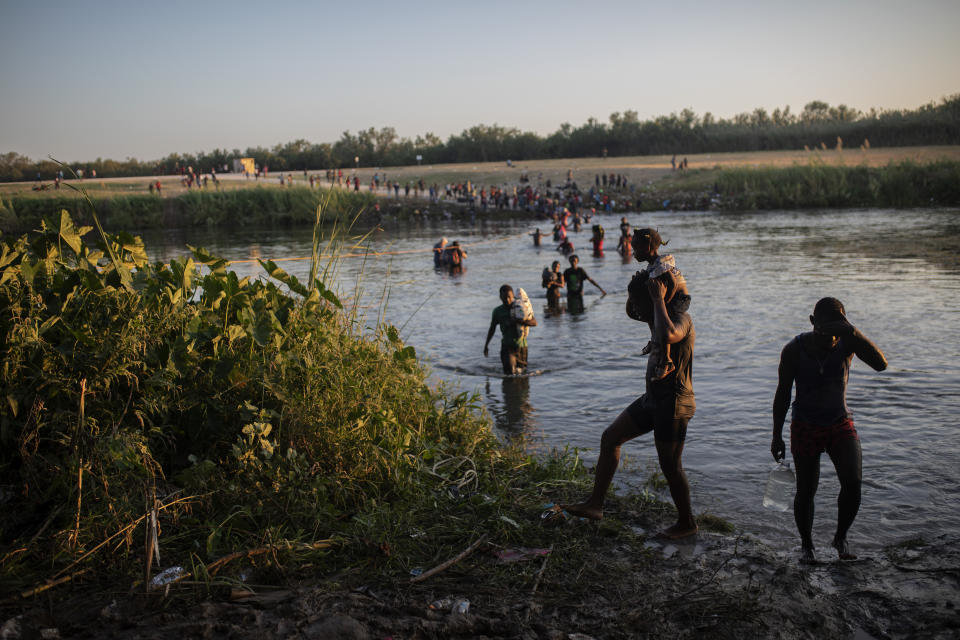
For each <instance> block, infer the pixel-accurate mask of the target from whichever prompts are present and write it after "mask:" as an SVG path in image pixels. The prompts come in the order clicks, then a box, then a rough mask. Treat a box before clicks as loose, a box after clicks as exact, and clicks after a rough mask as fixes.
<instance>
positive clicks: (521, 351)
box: [514, 347, 527, 373]
mask: <svg viewBox="0 0 960 640" xmlns="http://www.w3.org/2000/svg"><path fill="white" fill-rule="evenodd" d="M516 362H517V364H516V368H515V369H514V372H515V373H523V372H524V371H526V370H527V348H526V347H517V352H516Z"/></svg>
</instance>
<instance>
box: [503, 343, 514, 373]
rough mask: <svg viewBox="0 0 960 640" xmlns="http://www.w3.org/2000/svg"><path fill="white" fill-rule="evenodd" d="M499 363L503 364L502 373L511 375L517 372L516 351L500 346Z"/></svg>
mask: <svg viewBox="0 0 960 640" xmlns="http://www.w3.org/2000/svg"><path fill="white" fill-rule="evenodd" d="M500 364H502V365H503V373H504V374H506V375H508V376H511V375H513V374H515V373H516V372H517V352H516V351H514V350H513V349H510V348H508V347H501V348H500Z"/></svg>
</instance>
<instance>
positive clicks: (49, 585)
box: [0, 567, 90, 604]
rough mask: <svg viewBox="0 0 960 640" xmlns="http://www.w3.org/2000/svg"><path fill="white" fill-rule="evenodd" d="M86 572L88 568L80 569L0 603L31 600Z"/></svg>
mask: <svg viewBox="0 0 960 640" xmlns="http://www.w3.org/2000/svg"><path fill="white" fill-rule="evenodd" d="M88 571H90V567H87V568H86V569H81V570H80V571H77V572H76V573H73V574H70V575H69V576H63V577H62V578H59V579H57V580H51V581H50V582H48V583H46V584H42V585H40V586H39V587H34V588H33V589H27V590H26V591H21V592H20V593H18V594H16V595H13V596H10V597H9V598H5V599H4V600H0V603H3V604H6V603H9V602H13V601H14V600H17V599H18V598H22V599H26V598H32V597H33V596H35V595H37V594H40V593H43V592H44V591H46V590H47V589H52V588H54V587H56V586H57V585H61V584H63V583H64V582H70V581H71V580H73V579H74V578H78V577H80V576H82V575H83V574H85V573H86V572H88Z"/></svg>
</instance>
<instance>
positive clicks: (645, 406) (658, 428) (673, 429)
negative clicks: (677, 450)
mask: <svg viewBox="0 0 960 640" xmlns="http://www.w3.org/2000/svg"><path fill="white" fill-rule="evenodd" d="M649 404H650V403H649V402H648V401H647V396H646V395H642V396H640V397H639V398H637V399H636V400H634V401H633V402H631V403H630V406H628V407H627V413H628V414H630V417H631V418H632V419H633V422H634V424H636V426H637V429H638V431H637V433H636V435H638V436H642V435H643V434H645V433H647V432H649V431H653V437H654V439H655V440H660V441H661V442H683V441H684V440H686V439H687V422H689V421H690V418H677V417H674V415H673V412H672V411H671V412H669V413H667V412H663V411H659V412H658V411H657V409H656V408H655V407H650V406H649Z"/></svg>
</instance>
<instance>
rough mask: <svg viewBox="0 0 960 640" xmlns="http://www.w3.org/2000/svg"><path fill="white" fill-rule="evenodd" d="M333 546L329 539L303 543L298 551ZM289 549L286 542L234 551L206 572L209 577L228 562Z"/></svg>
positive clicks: (208, 567) (213, 564)
mask: <svg viewBox="0 0 960 640" xmlns="http://www.w3.org/2000/svg"><path fill="white" fill-rule="evenodd" d="M333 544H334V543H333V539H332V538H329V539H327V540H317V541H316V542H311V543H304V544H303V545H302V546H301V547H300V549H301V550H304V551H316V550H318V549H328V548H330V547H332V546H333ZM291 548H293V547H292V546H291V545H290V543H289V542H288V543H286V544H268V545H266V546H265V547H257V548H256V549H248V550H246V551H235V552H234V553H229V554H227V555H225V556H223V557H222V558H218V559H217V560H214V561H213V562H211V563H210V564H208V565H207V566H206V570H207V573H208V574H209V575H215V574H216V573H217V571H219V570H220V569H222V568H223V566H224V565H226V564H227V563H228V562H231V561H233V560H236V559H237V558H251V557H253V556H258V555H261V554H264V553H270V552H271V551H276V550H277V549H291Z"/></svg>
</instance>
